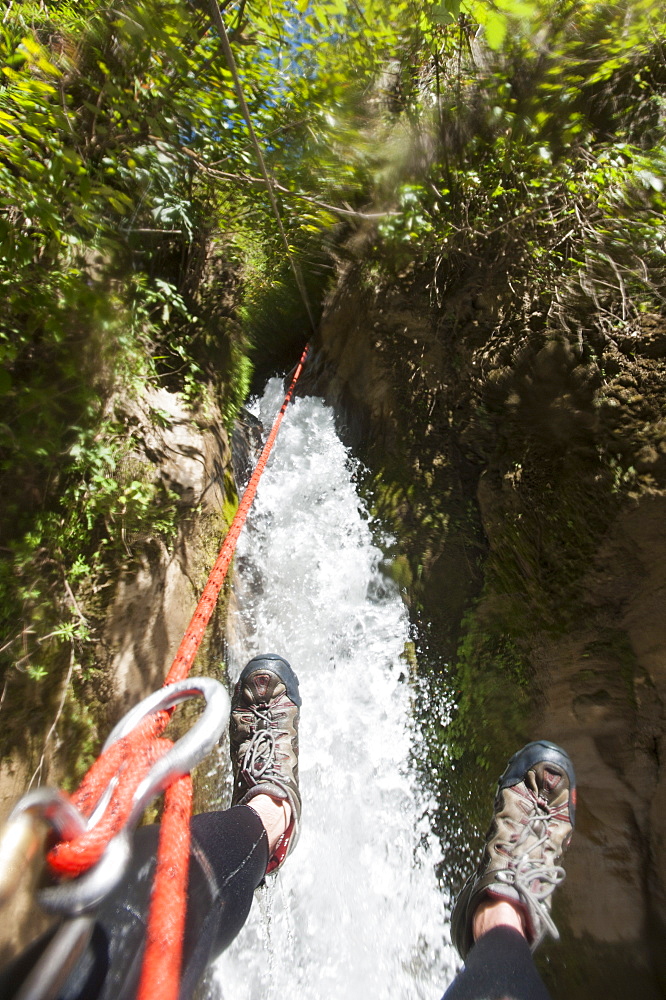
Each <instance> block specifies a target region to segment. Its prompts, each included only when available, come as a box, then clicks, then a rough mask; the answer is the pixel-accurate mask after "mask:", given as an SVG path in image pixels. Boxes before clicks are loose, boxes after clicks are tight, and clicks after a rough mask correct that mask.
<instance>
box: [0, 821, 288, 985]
mask: <svg viewBox="0 0 666 1000" xmlns="http://www.w3.org/2000/svg"><path fill="white" fill-rule="evenodd" d="M158 832H159V828H158V827H156V826H148V827H143V828H142V829H140V830H138V831H137V833H136V834H135V837H134V849H133V853H132V862H131V865H130V868H129V871H128V872H127V873H126V874H125V876H124V877H123V879H122V881H121V883H120V885H119V886H118V887H117V888H116V889H115V890H114V892H112V893H110V895H109V896H108V897H107V898H106V899H105V900H104V902H103V903H102V905H101V906H100V908H99V910H98V912H97V914H96V919H95V927H94V930H93V934H92V937H91V940H90V943H89V945H88V947H87V949H86V951H85V952H84V954H83V956H82V957H81V959H80V960H79V962H78V963H77V965H76V967H75V969H74V970H73V972H72V974H71V975H70V977H69V979H68V980H67V983H66V984H65V986H64V987H63V989H62V991H61V993H60V996H59V998H58V1000H134V996H135V993H136V989H137V986H138V983H139V977H140V974H141V964H142V958H143V949H144V942H145V930H146V922H147V919H148V907H149V903H150V893H151V889H152V884H153V876H154V872H155V862H156V858H155V852H156V850H157V839H158ZM267 863H268V842H267V838H266V832H265V830H264V827H263V824H262V822H261V820H260V819H259V816H258V815H257V814H256V813H255V812H254V810H253V809H251V808H249V807H248V806H235V807H234V808H233V809H227V810H226V811H224V812H213V813H202V814H200V815H199V816H195V817H193V819H192V850H191V857H190V867H189V882H188V899H187V919H186V927H185V937H184V941H183V968H182V979H181V994H180V995H181V1000H185V998H189V997H191V996H192V995H193V993H194V990H195V988H196V984H197V982H198V981H199V979H200V978H201V976H202V975H203V972H204V971H205V969H206V966H207V965H208V963H209V961H211V960H212V959H214V958H216V957H217V955H218V954H219V953H220V952H221V951H223V950H224V948H226V947H227V946H228V945H229V944H230V943H231V941H232V940H233V938H234V937H235V936H236V934H237V933H238V931H239V930H240V929H241V927H242V926H243V924H244V922H245V920H246V918H247V915H248V913H249V911H250V907H251V905H252V898H253V894H254V890H255V889H256V887H257V886H258V885H259V884H260V883H261V881H262V879H263V877H264V875H265V872H266V865H267ZM50 937H51V935H50V934H49V935H45V936H44V941H43V943H42V945H41V947H40V942H36V943H35V944H33V945H31V946H30V948H29V949H27V951H26V952H25V953H24V955H22V956H19V957H18V958H17V959H16V960H15V961H14V962H13V963H11V965H10V966H9V967H8V968H7V969H5V970H3V971H2V972H1V973H0V996H2V997H3V1000H11V997H12V996H13V995H14V994H15V993H16V992H17V991H18V989H19V988H20V986H21V984H22V982H23V981H24V979H25V976H26V975H27V974H28V973H29V972H30V969H31V968H32V966H33V965H34V963H35V961H36V960H37V958H38V957H39V955H40V954H41V952H42V951H43V949H44V947H45V946H46V944H48V940H49V939H50Z"/></svg>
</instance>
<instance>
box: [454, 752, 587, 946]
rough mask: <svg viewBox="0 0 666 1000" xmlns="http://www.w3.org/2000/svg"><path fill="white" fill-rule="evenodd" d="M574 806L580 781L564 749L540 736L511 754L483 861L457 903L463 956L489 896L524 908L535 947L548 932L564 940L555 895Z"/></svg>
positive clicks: (456, 926)
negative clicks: (555, 914) (553, 913)
mask: <svg viewBox="0 0 666 1000" xmlns="http://www.w3.org/2000/svg"><path fill="white" fill-rule="evenodd" d="M575 806H576V779H575V776H574V770H573V765H572V763H571V760H570V759H569V757H568V755H567V754H566V753H565V752H564V750H562V749H561V748H560V747H558V746H556V745H555V744H554V743H549V742H548V741H547V740H539V741H537V742H535V743H528V744H527V746H525V747H523V749H522V750H519V751H518V753H515V754H514V755H513V757H512V758H511V760H510V761H509V763H508V765H507V768H506V771H505V772H504V774H503V775H502V777H501V778H500V779H499V782H498V785H497V793H496V795H495V807H494V815H493V819H492V822H491V824H490V829H489V830H488V834H487V836H486V844H485V848H484V851H483V857H482V858H481V864H480V865H479V867H478V869H477V871H476V873H475V874H474V875H472V877H471V878H470V879H468V880H467V882H466V883H465V885H464V887H463V889H462V892H461V893H460V895H459V896H458V899H457V900H456V905H455V906H454V908H453V916H452V918H451V936H452V938H453V943H454V944H455V946H456V948H457V950H458V952H459V954H460V957H461V958H463V959H464V958H465V957H466V956H467V953H468V951H469V950H470V948H471V947H472V945H473V944H474V936H473V932H472V925H473V920H474V913H475V911H476V908H477V906H478V905H479V903H482V902H485V901H486V900H490V899H497V900H508V901H509V902H511V903H513V904H514V905H515V906H517V907H518V908H519V909H520V911H521V913H522V915H523V918H524V926H525V932H526V936H527V940H528V942H529V944H530V947H531V948H532V951H534V949H535V948H536V947H537V945H538V944H539V943H540V942H541V940H542V939H543V937H544V935H545V934H546V932H548V933H550V934H551V935H552V936H553V937H554V938H555V939H557V938H559V933H558V931H557V928H556V926H555V924H554V923H553V920H552V917H551V915H550V907H551V902H552V900H551V895H552V893H553V892H554V891H555V889H556V887H557V886H558V885H559V884H560V882H562V881H563V879H564V876H565V872H564V868H562V867H561V866H560V865H559V864H558V862H559V861H560V859H561V857H562V854H563V853H564V851H565V850H566V849H567V847H568V846H569V843H570V841H571V834H572V831H573V826H574V811H575Z"/></svg>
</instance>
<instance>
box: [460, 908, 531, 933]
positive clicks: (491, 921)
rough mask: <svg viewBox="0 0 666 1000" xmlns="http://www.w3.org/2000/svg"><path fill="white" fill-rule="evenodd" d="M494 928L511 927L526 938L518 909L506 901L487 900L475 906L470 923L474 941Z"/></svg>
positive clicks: (523, 923)
mask: <svg viewBox="0 0 666 1000" xmlns="http://www.w3.org/2000/svg"><path fill="white" fill-rule="evenodd" d="M495 927H512V928H513V929H514V930H516V931H518V933H519V934H522V936H523V937H527V935H526V933H525V922H524V920H523V915H522V913H521V911H520V909H519V908H518V907H517V906H514V905H513V903H511V902H510V901H509V900H506V899H487V900H484V901H483V902H482V903H480V904H479V906H477V908H476V912H475V914H474V920H473V923H472V932H473V934H474V940H475V941H478V939H479V938H480V937H482V936H483V935H484V934H487V933H488V931H492V930H493V929H494V928H495Z"/></svg>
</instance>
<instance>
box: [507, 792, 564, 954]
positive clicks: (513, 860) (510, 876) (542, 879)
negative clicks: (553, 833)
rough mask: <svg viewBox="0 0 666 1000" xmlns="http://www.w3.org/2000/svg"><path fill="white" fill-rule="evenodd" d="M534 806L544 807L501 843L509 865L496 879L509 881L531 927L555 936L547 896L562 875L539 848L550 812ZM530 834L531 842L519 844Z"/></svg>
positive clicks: (542, 841) (544, 841)
mask: <svg viewBox="0 0 666 1000" xmlns="http://www.w3.org/2000/svg"><path fill="white" fill-rule="evenodd" d="M537 808H540V809H543V810H545V812H544V813H536V814H535V815H534V816H530V818H529V819H528V820H527V821H526V822H525V824H524V825H522V824H521V825H522V831H521V833H520V836H519V837H518V839H517V840H515V841H513V842H512V843H510V844H503V845H502V846H503V847H505V848H506V849H507V852H508V853H509V854H510V855H513V857H510V858H509V862H508V863H509V868H507V869H505V870H503V871H499V872H497V876H496V877H497V880H498V881H500V882H505V883H509V884H512V885H513V886H514V888H515V889H516V891H517V892H518V893H519V895H520V897H521V900H522V901H523V902H524V904H525V906H526V907H527V909H528V911H529V914H530V919H531V921H532V925H533V926H534V927H535V928H540V927H542V926H543V927H545V928H546V929H547V930H548V931H549V932H550V933H551V934H552V936H553V937H554V938H555V940H558V939H559V936H560V935H559V931H558V930H557V927H556V926H555V924H554V922H553V918H552V917H551V915H550V907H549V899H550V896H551V895H552V894H553V893H554V892H555V889H556V888H557V886H558V885H560V883H561V882H562V881H563V880H564V878H565V874H566V873H565V871H564V868H562V867H561V866H560V865H553V864H548V863H547V861H546V860H545V858H544V856H543V852H542V850H541V849H542V848H543V846H544V844H546V843H547V841H548V824H549V822H550V819H551V816H552V813H551V810H550V809H548V807H547V806H544V805H542V804H541V803H537ZM530 837H533V838H535V839H534V842H533V843H532V844H530V845H529V846H526V848H525V850H523V851H522V853H521V851H520V848H521V847H522V846H523V845H524V844H525V842H526V841H527V840H528V839H529V838H530Z"/></svg>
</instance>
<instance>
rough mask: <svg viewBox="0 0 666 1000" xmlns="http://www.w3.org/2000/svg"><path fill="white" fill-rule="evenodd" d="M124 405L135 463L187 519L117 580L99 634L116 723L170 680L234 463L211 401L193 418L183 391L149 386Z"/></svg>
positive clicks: (220, 526) (218, 642) (218, 630)
mask: <svg viewBox="0 0 666 1000" xmlns="http://www.w3.org/2000/svg"><path fill="white" fill-rule="evenodd" d="M126 410H127V412H126V419H127V421H128V423H129V424H130V425H134V426H135V427H136V429H137V434H136V436H137V438H138V439H139V440H140V441H141V442H142V443H143V444H142V447H141V449H140V451H139V452H137V454H136V455H135V456H130V459H129V460H130V461H131V460H132V458H134V459H135V460H136V461H138V462H141V463H146V461H148V462H150V465H151V467H152V476H153V478H154V479H161V481H162V482H163V483H164V485H165V486H166V487H167V489H168V490H170V491H171V493H172V494H174V495H175V496H176V497H177V498H178V504H179V506H181V507H182V510H183V514H184V515H186V516H184V517H183V519H182V521H181V526H180V528H179V530H178V535H177V538H176V540H175V544H174V545H173V546H172V547H167V546H166V545H165V544H164V542H162V541H161V540H160V539H158V538H152V539H148V540H146V542H145V544H144V545H142V546H141V547H140V548H139V552H138V555H137V557H136V559H135V565H134V567H133V568H132V570H131V571H130V572H128V573H126V574H124V575H123V576H122V577H121V578H120V580H119V582H118V585H117V589H116V592H115V595H114V598H113V602H112V603H111V605H110V608H109V611H108V614H107V620H106V625H105V627H104V630H103V634H102V637H101V647H102V650H103V652H104V653H105V655H106V673H107V676H108V677H109V678H111V679H112V680H111V690H110V691H109V701H110V713H111V715H112V716H113V717H114V721H115V717H116V716H120V715H122V714H124V712H125V711H127V710H128V709H129V708H130V707H131V706H132V705H133V704H135V703H136V701H137V700H139V699H140V698H143V697H145V695H146V694H149V693H150V692H151V691H153V690H154V689H155V688H157V687H160V686H161V685H162V684H163V682H164V677H165V675H166V673H167V672H168V669H169V666H170V664H171V660H172V659H173V657H174V655H175V653H176V650H177V649H178V645H179V643H180V640H181V639H182V636H183V633H184V632H185V629H186V628H187V625H188V623H189V620H190V617H191V615H192V612H193V611H194V608H195V607H196V602H197V600H198V598H199V595H200V592H201V590H202V588H203V585H204V584H205V581H206V577H207V574H208V571H209V570H210V568H211V566H212V564H213V562H214V560H215V556H216V554H217V549H218V547H219V546H218V543H219V542H220V541H221V538H222V537H223V535H224V532H225V530H226V522H225V520H224V517H223V510H224V506H225V502H226V493H225V489H226V488H227V487H228V485H229V482H230V481H229V480H227V482H226V485H225V475H226V476H228V475H229V473H228V472H227V469H228V468H229V466H230V461H231V453H230V448H229V442H228V439H227V434H226V431H225V430H224V428H223V426H222V421H221V417H220V414H219V412H218V411H217V409H216V408H215V406H214V405H213V404H210V405H209V406H208V408H207V411H206V412H201V413H199V414H198V415H196V416H195V415H194V414H192V413H191V411H189V410H188V408H187V407H186V406H185V405H184V403H183V402H182V400H181V398H180V397H179V396H177V395H175V394H173V393H169V392H167V391H166V390H165V389H152V388H148V390H147V391H146V392H145V393H144V394H143V395H142V397H141V399H140V400H133V401H127V402H126ZM156 415H157V419H156ZM211 628H212V632H211V634H210V635H209V636H208V637H207V642H208V643H210V645H211V652H212V651H213V650H215V651H216V652H217V655H218V656H221V649H222V644H223V634H222V630H223V624H222V621H221V619H218V620H214V621H213V622H212V625H211Z"/></svg>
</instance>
